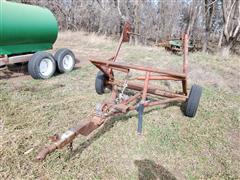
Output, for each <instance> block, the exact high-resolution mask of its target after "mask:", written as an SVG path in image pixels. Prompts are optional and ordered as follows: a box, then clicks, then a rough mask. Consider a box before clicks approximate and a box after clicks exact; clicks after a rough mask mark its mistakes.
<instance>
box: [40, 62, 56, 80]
mask: <svg viewBox="0 0 240 180" xmlns="http://www.w3.org/2000/svg"><path fill="white" fill-rule="evenodd" d="M39 70H40V73H41V74H42V75H43V76H49V75H51V74H52V72H53V62H52V60H51V59H49V58H45V59H43V60H42V61H41V62H40V65H39Z"/></svg>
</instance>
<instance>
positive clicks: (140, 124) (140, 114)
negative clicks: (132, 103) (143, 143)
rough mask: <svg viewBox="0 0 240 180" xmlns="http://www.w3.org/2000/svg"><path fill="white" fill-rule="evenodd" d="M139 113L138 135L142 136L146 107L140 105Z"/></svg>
mask: <svg viewBox="0 0 240 180" xmlns="http://www.w3.org/2000/svg"><path fill="white" fill-rule="evenodd" d="M137 111H138V128H137V133H138V134H139V135H140V134H142V123H143V111H144V105H143V104H140V105H139V106H138V108H137Z"/></svg>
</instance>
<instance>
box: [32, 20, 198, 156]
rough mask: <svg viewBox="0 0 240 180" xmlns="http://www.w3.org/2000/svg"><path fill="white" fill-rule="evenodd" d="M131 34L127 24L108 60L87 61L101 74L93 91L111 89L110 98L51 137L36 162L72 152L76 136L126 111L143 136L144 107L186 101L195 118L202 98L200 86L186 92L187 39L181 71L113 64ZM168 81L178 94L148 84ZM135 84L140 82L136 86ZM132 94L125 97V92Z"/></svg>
mask: <svg viewBox="0 0 240 180" xmlns="http://www.w3.org/2000/svg"><path fill="white" fill-rule="evenodd" d="M130 34H132V33H131V27H130V24H129V23H126V24H125V26H124V29H123V33H122V35H121V38H120V41H119V45H118V47H117V50H116V52H115V54H114V56H113V57H112V58H110V59H109V60H107V61H100V60H90V61H91V63H93V64H94V65H95V66H96V67H97V68H98V69H100V72H99V73H98V74H97V77H96V82H95V88H96V92H97V93H98V94H103V93H104V89H105V88H106V87H108V88H110V89H111V98H110V99H109V100H107V101H105V102H104V103H102V104H101V106H99V107H98V108H97V110H96V113H95V114H93V115H92V116H91V117H90V118H89V119H86V120H85V121H83V122H81V123H80V124H78V125H77V126H76V127H74V128H71V129H69V130H68V131H66V132H65V133H64V134H62V135H61V136H59V135H54V136H52V137H51V138H50V139H51V140H52V141H53V144H52V145H49V146H45V147H44V148H43V149H42V150H40V152H39V154H38V155H37V157H36V158H37V160H43V159H45V158H46V156H47V155H48V154H49V153H51V152H53V151H55V150H56V149H61V148H63V147H64V146H66V145H68V144H69V145H70V149H72V148H71V147H72V142H73V140H74V139H75V138H76V137H77V136H78V135H79V134H81V135H83V136H88V135H89V134H91V132H93V131H94V130H95V129H98V128H99V127H100V126H102V125H103V124H104V123H105V122H106V121H108V120H109V119H111V117H113V116H116V115H119V114H125V113H128V112H129V111H133V110H136V111H137V112H138V128H137V132H138V134H141V133H142V122H143V113H144V108H146V107H150V106H166V105H167V104H169V103H172V102H181V103H184V102H186V107H185V115H186V116H189V117H194V116H195V114H196V111H197V107H198V104H199V101H200V97H201V87H199V86H197V85H194V86H193V87H192V89H191V92H190V95H189V96H188V92H187V75H188V57H187V55H188V36H187V35H185V38H184V49H183V52H184V58H183V72H182V73H179V72H171V71H163V70H160V69H158V68H152V67H143V66H136V65H131V64H123V63H116V62H115V61H116V59H117V56H118V53H119V50H120V48H121V45H122V43H123V42H128V41H129V37H130ZM133 70H134V71H138V72H140V73H144V74H145V76H139V77H135V78H132V77H131V79H130V73H131V72H132V71H133ZM115 71H119V72H121V73H125V78H124V79H123V80H117V79H115V76H114V74H115V73H114V72H115ZM161 80H171V81H179V82H181V84H182V91H181V92H174V91H166V90H163V89H161V88H159V87H156V86H153V85H151V84H150V82H151V81H161ZM134 81H143V83H136V82H134ZM127 90H130V91H131V93H130V94H127V93H126V91H127Z"/></svg>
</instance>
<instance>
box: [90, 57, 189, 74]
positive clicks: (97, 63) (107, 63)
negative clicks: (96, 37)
mask: <svg viewBox="0 0 240 180" xmlns="http://www.w3.org/2000/svg"><path fill="white" fill-rule="evenodd" d="M90 61H91V63H93V64H94V65H95V66H96V67H99V66H101V67H102V68H103V67H105V68H111V69H114V68H118V69H120V68H121V69H125V70H126V69H134V70H139V71H145V72H146V71H147V72H152V73H158V74H167V75H170V76H173V77H180V78H186V75H185V74H184V73H176V72H171V71H163V70H160V69H158V68H152V67H144V66H139V65H131V64H123V63H116V62H110V61H102V60H90Z"/></svg>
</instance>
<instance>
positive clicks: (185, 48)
mask: <svg viewBox="0 0 240 180" xmlns="http://www.w3.org/2000/svg"><path fill="white" fill-rule="evenodd" d="M183 73H184V74H185V75H186V77H185V79H184V80H183V81H182V88H183V93H184V94H185V95H187V77H188V34H184V38H183Z"/></svg>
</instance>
